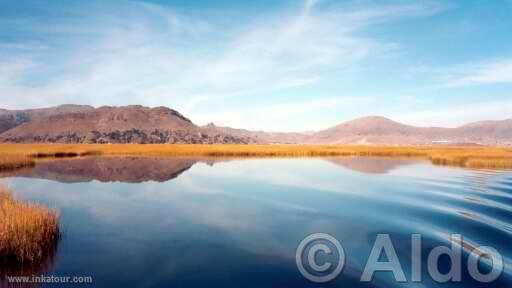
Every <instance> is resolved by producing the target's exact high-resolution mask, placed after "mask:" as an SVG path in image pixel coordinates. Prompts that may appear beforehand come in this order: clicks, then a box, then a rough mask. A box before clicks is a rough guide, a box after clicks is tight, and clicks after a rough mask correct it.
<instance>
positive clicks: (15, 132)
mask: <svg viewBox="0 0 512 288" xmlns="http://www.w3.org/2000/svg"><path fill="white" fill-rule="evenodd" d="M0 141H1V142H14V143H33V142H37V143H248V142H253V141H252V140H251V139H248V138H246V137H235V136H232V135H228V134H223V133H220V132H215V131H214V132H210V131H205V130H204V129H202V128H200V127H198V126H196V125H195V124H194V123H192V121H190V120H189V119H187V118H185V117H184V116H183V115H181V114H180V113H178V112H177V111H175V110H172V109H169V108H166V107H157V108H148V107H143V106H125V107H100V108H96V109H94V108H93V109H82V110H79V111H71V112H69V113H64V112H63V113H53V114H51V115H45V116H44V117H43V116H41V117H37V119H36V120H30V119H28V120H27V121H24V122H23V123H21V124H20V125H18V126H16V127H14V128H12V129H9V130H7V131H5V132H4V133H2V134H0Z"/></svg>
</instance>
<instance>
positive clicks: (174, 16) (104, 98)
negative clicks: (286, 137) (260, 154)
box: [0, 0, 444, 129]
mask: <svg viewBox="0 0 512 288" xmlns="http://www.w3.org/2000/svg"><path fill="white" fill-rule="evenodd" d="M324 4H325V5H329V6H328V7H329V9H323V5H324ZM120 6H121V5H120ZM122 6H123V7H118V9H121V10H123V12H126V13H127V14H128V15H130V17H126V18H122V17H119V16H118V15H119V13H117V12H115V11H116V7H113V8H112V7H111V8H110V9H106V10H105V11H103V10H101V9H97V10H91V11H85V10H84V11H81V12H78V10H73V11H72V16H73V17H64V18H63V19H54V20H51V21H52V22H51V25H42V24H44V23H38V22H33V21H24V20H23V19H20V20H19V21H17V23H18V24H19V25H18V26H17V27H16V29H19V30H21V31H25V32H27V31H28V32H33V33H36V34H38V36H43V37H48V38H51V39H58V45H53V46H52V45H46V44H47V43H42V44H38V43H34V45H35V46H34V47H37V45H39V47H40V48H41V49H30V51H28V50H27V49H17V48H16V45H20V44H13V43H3V44H0V49H1V50H0V51H8V50H9V51H8V52H9V53H8V58H9V59H10V60H9V61H10V62H9V63H8V65H5V66H3V70H2V71H1V72H2V75H3V76H0V101H1V104H2V106H6V107H9V108H22V107H27V106H48V105H55V104H62V103H66V102H72V103H84V104H92V105H97V106H98V105H124V104H129V103H137V104H143V105H149V106H158V105H167V106H171V107H174V108H176V109H179V110H181V111H182V112H183V113H186V114H187V115H192V116H191V117H192V118H193V119H194V117H195V116H197V115H198V114H199V110H197V109H198V107H200V106H205V105H209V106H211V105H218V103H219V102H220V100H222V99H226V98H229V97H232V98H237V97H238V98H240V99H248V98H249V97H250V98H251V99H250V100H251V101H250V102H251V103H256V104H257V103H258V100H256V99H257V98H258V97H273V96H274V95H275V93H281V92H283V91H285V90H291V89H295V90H293V91H296V90H297V89H298V88H300V87H304V88H306V87H308V86H313V85H320V84H322V81H323V79H324V78H325V77H327V76H332V75H333V74H336V77H344V76H350V75H353V74H356V73H358V71H359V70H360V69H361V66H362V64H361V63H362V62H363V61H367V60H369V59H371V58H372V57H379V56H381V55H384V54H388V53H393V52H394V51H395V50H396V49H397V46H396V44H395V43H389V42H384V41H381V40H379V39H374V38H371V37H369V36H361V34H360V33H359V31H360V30H362V29H364V28H367V27H369V26H370V25H375V24H378V23H383V22H386V21H390V20H394V19H398V18H401V17H418V16H425V15H432V14H434V13H437V12H439V11H441V10H442V9H444V8H443V6H441V5H437V4H435V3H430V2H428V1H427V2H422V3H415V4H399V5H385V6H369V5H361V4H358V3H357V2H356V3H355V4H344V5H341V4H336V3H333V2H332V1H325V0H324V1H321V0H307V1H305V2H304V4H303V6H302V7H301V9H300V10H294V9H292V8H290V9H288V10H283V11H271V12H269V13H267V14H263V15H259V16H258V17H255V18H253V19H251V20H247V21H245V22H244V21H242V22H240V23H236V25H235V26H233V23H232V22H229V21H226V20H225V19H219V18H218V17H216V16H215V15H214V14H212V15H208V13H205V14H206V16H205V17H198V16H193V15H189V14H184V13H181V14H180V13H177V12H176V11H174V10H172V9H170V8H168V7H163V6H159V5H155V4H148V3H144V2H130V4H129V5H122ZM68 16H69V15H68ZM203 16H204V15H203ZM70 19H71V20H70ZM227 22H229V23H227ZM46 24H47V23H46ZM228 24H230V25H228ZM7 46H8V47H9V48H6V47H7ZM43 47H44V49H42V48H43ZM13 50H14V52H13ZM334 72H335V73H334ZM328 98H330V97H328ZM20 99H22V100H23V101H20ZM363 100H364V99H363ZM331 101H332V99H323V100H322V99H317V100H311V101H309V102H307V101H306V104H304V103H302V102H301V101H297V100H295V99H293V98H291V97H290V99H288V101H287V102H286V103H284V104H282V106H281V107H280V108H279V105H277V108H273V109H274V110H272V109H271V110H269V111H270V112H267V114H266V115H259V116H262V117H263V116H266V117H268V123H267V124H263V125H261V124H254V125H253V127H252V128H264V129H268V128H276V129H279V127H275V124H274V125H272V124H269V123H278V122H279V121H278V120H280V119H281V118H279V117H278V115H281V114H282V113H293V111H301V109H303V108H301V107H306V106H307V109H316V110H321V109H323V108H325V105H333V103H332V102H331ZM325 103H328V104H325ZM255 106H257V105H255ZM287 106H288V107H290V108H285V109H283V107H287ZM236 110H239V107H233V111H227V112H225V113H224V112H223V113H220V112H219V113H214V114H210V115H209V116H211V118H210V119H209V120H210V121H215V122H217V123H219V124H222V125H227V124H235V126H239V127H240V126H244V127H246V126H245V125H242V123H243V122H237V119H239V117H238V116H236V115H239V113H238V112H237V111H236ZM285 110H286V111H285ZM271 111H278V112H275V113H273V112H271ZM255 114H258V113H255ZM229 115H233V117H232V118H229ZM259 116H258V117H259ZM272 117H273V118H272ZM242 118H243V119H244V121H245V118H247V117H242ZM198 122H201V120H199V121H198ZM269 125H270V126H269Z"/></svg>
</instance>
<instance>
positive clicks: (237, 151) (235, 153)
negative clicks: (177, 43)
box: [0, 144, 512, 169]
mask: <svg viewBox="0 0 512 288" xmlns="http://www.w3.org/2000/svg"><path fill="white" fill-rule="evenodd" d="M83 156H161V157H163V156H166V157H169V156H171V157H172V156H202V157H214V158H215V157H230V158H231V157H234V158H277V157H281V158H307V157H332V156H361V157H364V156H376V157H414V158H423V159H426V160H430V161H431V162H432V163H433V164H435V165H446V166H459V167H467V168H495V169H512V148H507V147H481V146H478V147H455V146H453V147H443V146H384V145H382V146H361V145H295V144H265V145H252V144H240V145H238V144H0V169H1V168H2V165H1V163H2V159H23V162H24V163H27V165H33V161H35V162H37V161H40V160H43V159H57V158H71V157H83ZM27 159H30V160H31V161H27ZM9 166H13V164H12V161H9ZM20 166H23V163H20ZM4 168H5V167H4Z"/></svg>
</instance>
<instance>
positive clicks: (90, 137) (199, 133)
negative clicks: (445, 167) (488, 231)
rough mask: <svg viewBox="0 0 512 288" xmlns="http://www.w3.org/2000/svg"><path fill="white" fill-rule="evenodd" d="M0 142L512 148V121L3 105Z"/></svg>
mask: <svg viewBox="0 0 512 288" xmlns="http://www.w3.org/2000/svg"><path fill="white" fill-rule="evenodd" d="M0 142H4V143H197V144H213V143H237V144H250V143H259V144H268V143H290V144H364V145H371V144H387V145H488V146H511V145H512V119H507V120H502V121H481V122H475V123H470V124H467V125H464V126H461V127H457V128H442V127H416V126H411V125H405V124H402V123H398V122H395V121H393V120H390V119H388V118H385V117H380V116H370V117H363V118H358V119H355V120H352V121H348V122H344V123H341V124H339V125H337V126H334V127H331V128H327V129H325V130H321V131H316V132H308V133H285V132H264V131H250V130H244V129H234V128H230V127H221V126H216V125H215V124H213V123H211V124H208V125H205V126H198V125H196V124H194V123H193V122H192V121H191V120H190V119H188V118H186V117H185V116H183V115H182V114H180V113H179V112H177V111H175V110H173V109H170V108H167V107H156V108H149V107H144V106H139V105H132V106H122V107H110V106H103V107H99V108H94V107H92V106H85V105H61V106H57V107H51V108H42V109H29V110H6V109H0Z"/></svg>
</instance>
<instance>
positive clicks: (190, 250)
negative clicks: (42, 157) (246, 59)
mask: <svg viewBox="0 0 512 288" xmlns="http://www.w3.org/2000/svg"><path fill="white" fill-rule="evenodd" d="M4 176H5V177H6V178H5V179H4V181H5V182H7V184H8V185H9V186H10V187H11V188H12V190H13V191H15V192H14V194H15V196H16V197H17V198H19V199H26V200H32V201H37V202H41V203H45V204H47V205H49V206H52V207H55V208H57V209H58V210H59V211H60V213H61V224H62V228H63V239H62V241H61V242H60V243H59V247H58V252H57V255H56V257H55V259H54V261H53V266H52V268H51V269H50V271H47V272H46V273H47V274H49V275H59V276H61V275H71V276H92V277H93V278H94V285H93V286H94V287H317V286H318V287H320V286H326V287H411V285H413V286H414V287H476V286H479V287H507V286H510V283H511V270H510V268H508V267H509V266H510V257H512V248H511V247H510V245H509V244H510V243H511V241H510V240H511V239H512V174H511V173H509V172H506V171H489V170H478V171H477V170H466V169H460V168H453V167H441V166H433V165H431V164H430V163H428V162H425V161H420V160H411V159H387V158H354V157H345V158H329V159H318V158H311V159H249V160H232V159H231V160H230V159H223V160H215V161H214V160H212V159H195V158H163V159H158V158H132V157H125V158H85V159H72V160H62V161H56V162H46V163H42V164H39V165H38V166H36V167H35V168H34V169H31V170H24V171H19V172H17V173H14V174H13V173H11V174H10V175H4ZM317 232H323V233H328V234H330V235H333V236H334V237H335V238H336V239H338V240H339V241H340V242H341V243H342V245H343V247H344V249H345V253H346V257H347V259H346V266H345V269H344V271H343V273H342V274H341V275H340V276H339V277H338V278H336V279H335V280H334V281H332V282H330V283H327V284H322V285H320V284H315V283H312V282H309V281H308V280H306V279H305V278H304V277H303V276H302V275H301V274H300V273H299V271H298V270H297V267H296V263H295V252H296V248H297V246H298V244H299V243H300V242H301V241H302V239H304V238H305V237H306V236H308V235H310V234H312V233H317ZM379 233H387V234H389V235H390V236H391V238H392V240H393V244H394V246H395V248H396V252H397V254H398V256H399V259H400V262H401V265H402V267H403V270H404V272H405V274H406V276H407V278H408V279H410V267H411V263H410V253H411V252H410V235H411V234H414V233H419V234H421V235H422V237H423V254H425V255H424V257H423V261H425V262H426V258H427V255H428V252H429V251H430V250H431V249H432V248H433V247H435V246H437V245H445V246H447V245H449V243H450V240H449V235H450V234H461V235H463V236H464V243H461V245H462V246H463V247H464V249H465V250H464V255H463V258H464V259H463V261H464V263H465V261H467V255H468V253H469V252H470V251H472V249H474V248H472V247H477V246H483V245H485V246H492V247H494V248H495V249H497V250H498V251H499V252H500V253H501V254H502V255H503V257H504V260H505V271H504V273H503V274H502V276H501V277H500V278H499V279H498V280H497V281H495V282H493V283H492V284H485V286H482V285H478V284H477V283H476V282H475V281H473V280H472V278H471V277H470V276H469V275H468V273H467V269H465V268H464V269H463V272H462V274H463V281H462V283H448V284H444V285H442V284H438V283H435V282H433V281H432V280H431V279H430V277H429V276H428V274H426V264H425V263H424V265H423V267H424V269H423V270H424V271H423V274H424V277H423V282H422V283H414V284H411V283H397V282H395V281H394V279H393V277H392V274H391V273H388V272H382V273H377V274H376V276H375V277H374V279H373V281H372V282H371V283H367V284H361V283H359V277H360V276H361V273H362V271H363V269H364V267H365V264H366V260H367V258H368V255H369V254H370V251H371V249H372V246H373V243H374V241H375V238H376V237H377V234H379ZM445 260H446V259H445ZM445 262H446V261H441V265H442V266H443V265H444V266H446V265H448V266H446V267H449V264H448V262H446V263H445ZM463 267H465V265H463ZM482 269H486V267H485V265H484V267H482ZM76 286H77V287H79V285H76ZM48 287H51V285H49V286H48Z"/></svg>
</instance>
